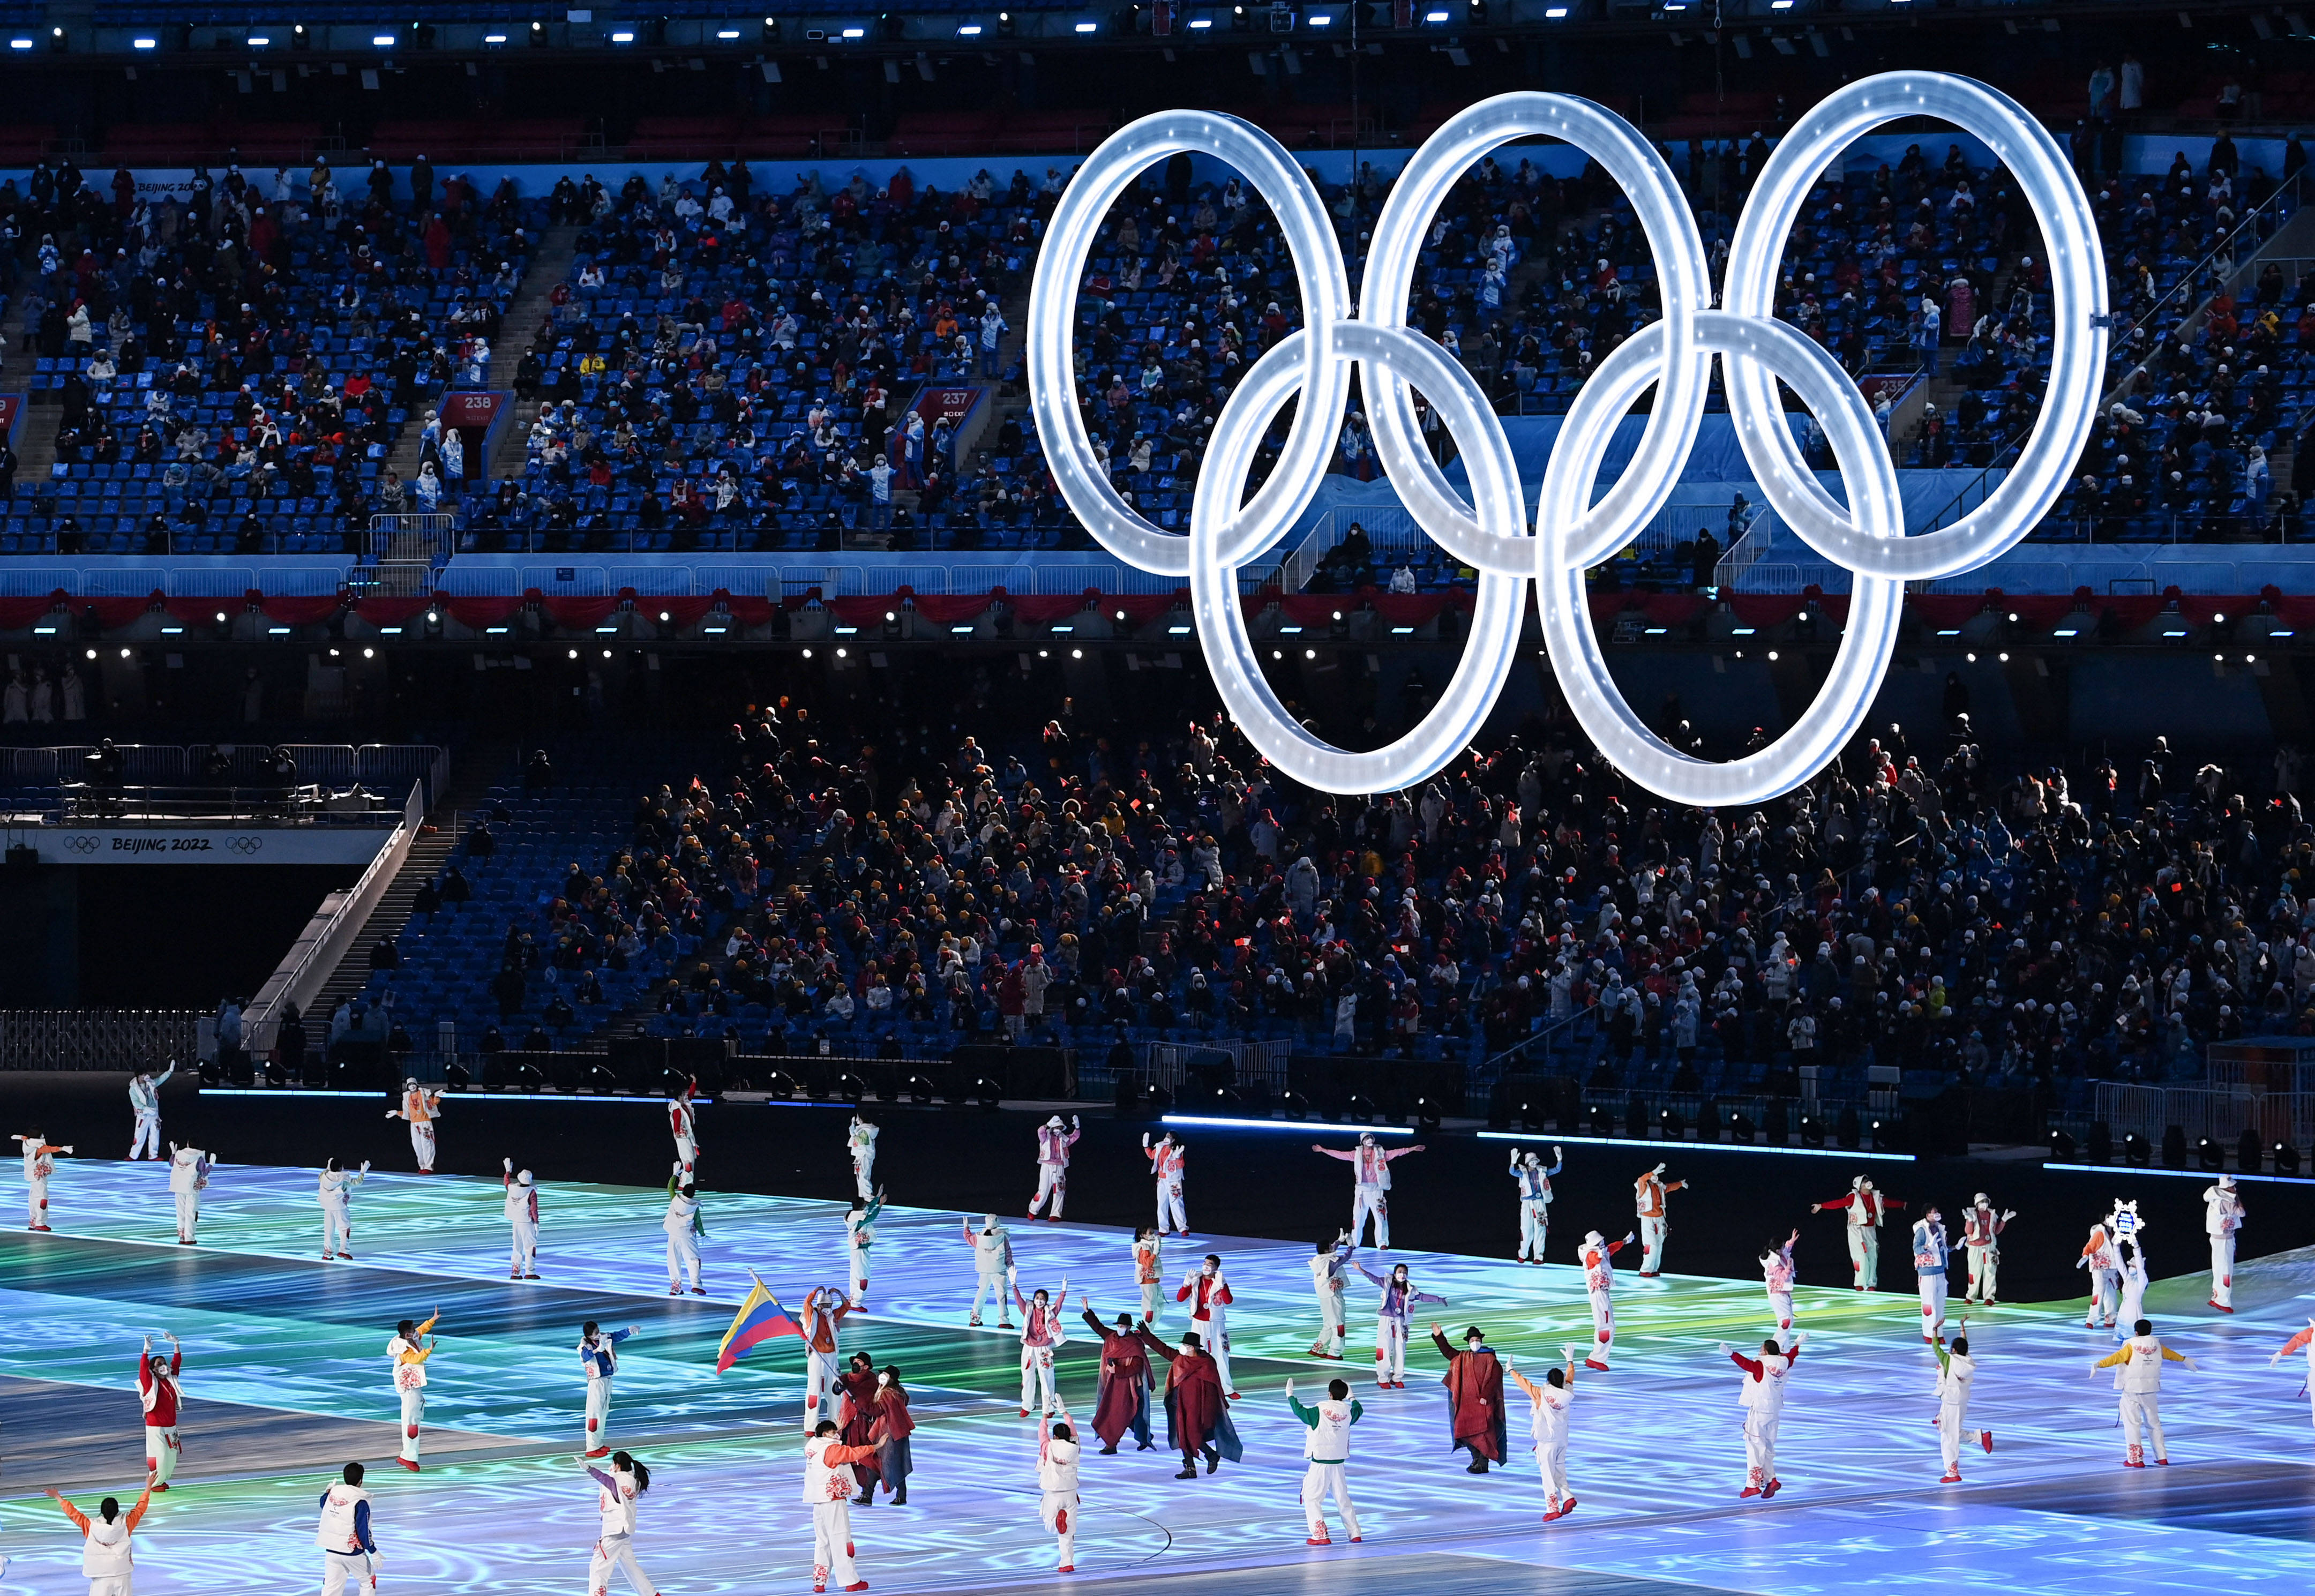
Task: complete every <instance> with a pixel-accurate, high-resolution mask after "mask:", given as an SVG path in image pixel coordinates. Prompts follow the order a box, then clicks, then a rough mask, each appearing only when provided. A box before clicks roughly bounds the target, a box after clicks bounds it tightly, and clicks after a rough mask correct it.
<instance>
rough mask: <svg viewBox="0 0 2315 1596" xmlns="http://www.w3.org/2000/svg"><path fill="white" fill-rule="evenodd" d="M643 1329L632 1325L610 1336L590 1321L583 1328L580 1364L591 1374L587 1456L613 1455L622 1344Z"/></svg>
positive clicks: (588, 1403)
mask: <svg viewBox="0 0 2315 1596" xmlns="http://www.w3.org/2000/svg"><path fill="white" fill-rule="evenodd" d="M639 1328H640V1326H634V1325H630V1326H627V1327H626V1328H625V1329H624V1330H613V1331H611V1332H610V1333H608V1334H605V1333H604V1330H603V1328H602V1326H599V1325H598V1324H596V1323H595V1321H594V1320H592V1319H590V1320H588V1321H587V1322H586V1323H585V1324H583V1325H581V1326H579V1346H578V1352H579V1362H580V1364H581V1367H582V1368H584V1369H585V1370H586V1371H587V1430H586V1436H587V1447H586V1451H587V1455H588V1456H589V1457H590V1458H603V1457H608V1456H609V1455H610V1450H611V1446H610V1435H611V1381H612V1380H613V1379H616V1378H617V1376H618V1372H619V1343H621V1342H623V1341H625V1340H626V1339H627V1337H629V1336H630V1335H633V1334H635V1332H636V1331H637V1330H638V1329H639Z"/></svg>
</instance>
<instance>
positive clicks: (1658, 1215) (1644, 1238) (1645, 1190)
mask: <svg viewBox="0 0 2315 1596" xmlns="http://www.w3.org/2000/svg"><path fill="white" fill-rule="evenodd" d="M1663 1172H1664V1166H1663V1165H1661V1164H1659V1165H1657V1166H1655V1167H1654V1169H1651V1170H1649V1171H1648V1172H1647V1173H1646V1174H1645V1175H1641V1176H1640V1178H1639V1179H1637V1180H1636V1181H1634V1182H1633V1183H1632V1206H1633V1209H1634V1211H1635V1212H1636V1213H1637V1214H1638V1216H1639V1221H1640V1226H1639V1229H1640V1278H1641V1279H1642V1280H1654V1279H1655V1278H1656V1277H1657V1276H1659V1275H1661V1274H1662V1273H1663V1255H1664V1237H1665V1236H1666V1235H1667V1234H1668V1233H1669V1232H1670V1231H1671V1229H1672V1216H1671V1214H1669V1213H1668V1212H1667V1211H1666V1210H1665V1204H1664V1199H1665V1198H1667V1197H1669V1196H1671V1195H1672V1193H1674V1192H1682V1191H1686V1190H1687V1189H1688V1183H1687V1182H1686V1181H1673V1182H1672V1184H1669V1185H1667V1184H1664V1177H1663Z"/></svg>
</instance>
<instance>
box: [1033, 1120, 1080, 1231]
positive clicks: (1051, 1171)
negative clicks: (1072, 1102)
mask: <svg viewBox="0 0 2315 1596" xmlns="http://www.w3.org/2000/svg"><path fill="white" fill-rule="evenodd" d="M1081 1134H1083V1132H1082V1131H1081V1130H1080V1128H1079V1127H1078V1117H1077V1115H1075V1114H1071V1115H1070V1116H1069V1129H1068V1130H1067V1131H1064V1130H1062V1129H1061V1116H1060V1115H1059V1114H1055V1115H1054V1116H1053V1117H1052V1118H1051V1119H1050V1120H1047V1121H1046V1122H1044V1123H1043V1124H1042V1125H1040V1126H1038V1127H1037V1194H1036V1195H1035V1196H1034V1197H1032V1198H1031V1199H1030V1200H1029V1217H1030V1218H1031V1219H1035V1218H1037V1217H1038V1214H1039V1212H1040V1210H1042V1209H1043V1208H1044V1206H1045V1199H1046V1198H1047V1197H1051V1199H1052V1200H1053V1215H1052V1217H1053V1218H1054V1219H1060V1217H1061V1201H1062V1200H1063V1199H1064V1198H1066V1197H1067V1196H1068V1195H1069V1148H1073V1147H1075V1146H1076V1145H1077V1140H1078V1136H1080V1135H1081Z"/></svg>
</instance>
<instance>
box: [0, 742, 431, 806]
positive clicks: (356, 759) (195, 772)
mask: <svg viewBox="0 0 2315 1596" xmlns="http://www.w3.org/2000/svg"><path fill="white" fill-rule="evenodd" d="M282 750H286V751H287V752H288V755H289V757H290V758H292V759H293V760H295V761H296V762H297V775H296V776H295V777H294V778H292V779H294V780H295V781H297V783H299V784H301V785H312V786H321V787H341V788H343V787H354V786H362V787H369V788H372V789H374V790H377V791H380V792H389V793H399V792H404V791H407V790H408V788H409V785H410V784H411V783H412V782H413V781H416V782H422V783H423V784H424V785H425V788H426V797H427V802H429V803H431V802H434V801H435V800H436V799H438V798H439V796H440V795H441V794H442V793H443V792H444V791H445V790H447V789H448V786H449V785H450V754H449V750H448V749H443V748H439V747H437V746H436V745H434V744H432V743H399V742H368V743H363V744H362V745H361V746H359V748H357V747H355V746H353V745H352V744H350V743H327V742H288V743H263V742H245V743H238V744H211V743H193V744H191V746H188V747H180V746H178V745H176V744H174V743H134V742H132V743H120V744H116V745H115V747H114V750H113V751H114V752H115V753H117V754H118V755H120V760H121V764H120V781H122V782H124V783H135V784H137V785H143V786H170V785H175V786H181V787H185V788H189V789H193V790H196V791H199V792H200V793H203V794H211V795H215V794H221V793H225V792H228V791H231V790H232V789H234V788H236V787H237V788H242V789H246V790H255V789H265V788H268V787H269V786H270V788H271V791H272V792H274V793H276V794H278V793H279V791H280V790H281V788H282V787H283V786H284V785H287V784H285V783H281V782H277V781H272V780H271V777H272V774H273V758H274V755H275V753H276V752H277V751H282ZM95 752H96V749H95V748H94V746H93V745H91V744H88V743H73V744H67V745H66V746H63V747H56V748H0V790H4V791H14V792H20V793H22V792H38V791H41V790H44V789H48V788H58V789H64V788H67V787H74V786H80V785H84V784H85V782H86V777H87V776H88V768H87V761H88V758H89V756H90V755H91V754H93V753H95ZM217 753H221V754H223V755H224V756H225V758H226V764H225V767H224V769H223V770H222V771H221V772H220V773H219V776H218V777H217V784H218V785H215V786H208V787H203V786H200V785H199V779H198V778H199V776H200V773H201V772H202V771H204V770H206V769H207V768H208V761H209V756H210V755H212V754H217Z"/></svg>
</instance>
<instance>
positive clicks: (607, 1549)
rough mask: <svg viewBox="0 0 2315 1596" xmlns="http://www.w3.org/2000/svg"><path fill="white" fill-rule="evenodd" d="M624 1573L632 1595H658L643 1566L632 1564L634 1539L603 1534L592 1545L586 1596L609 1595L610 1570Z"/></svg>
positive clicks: (657, 1589) (633, 1561)
mask: <svg viewBox="0 0 2315 1596" xmlns="http://www.w3.org/2000/svg"><path fill="white" fill-rule="evenodd" d="M614 1568H624V1569H625V1570H626V1571H627V1583H628V1584H629V1585H630V1586H632V1587H633V1588H634V1592H635V1596H659V1587H658V1586H657V1585H654V1584H652V1582H651V1575H649V1574H645V1573H644V1572H643V1565H642V1564H640V1563H638V1562H636V1561H635V1538H634V1536H632V1535H606V1536H604V1537H603V1538H601V1539H600V1540H598V1541H597V1542H596V1543H595V1556H594V1560H593V1561H592V1562H591V1563H590V1564H589V1565H587V1592H588V1596H610V1590H611V1570H612V1569H614Z"/></svg>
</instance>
